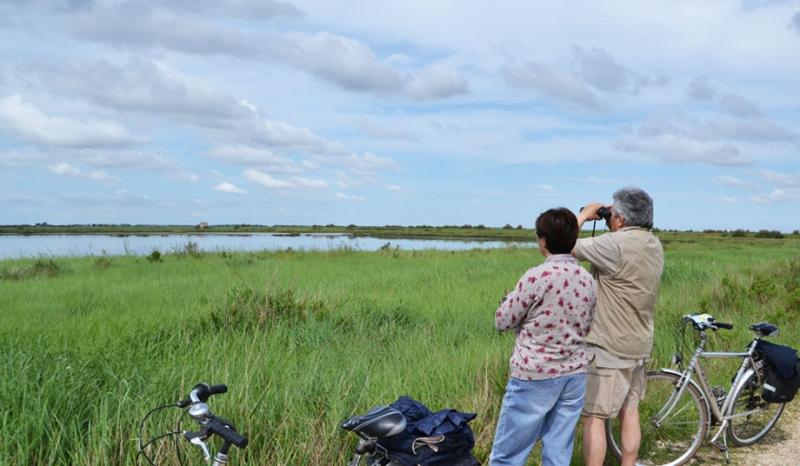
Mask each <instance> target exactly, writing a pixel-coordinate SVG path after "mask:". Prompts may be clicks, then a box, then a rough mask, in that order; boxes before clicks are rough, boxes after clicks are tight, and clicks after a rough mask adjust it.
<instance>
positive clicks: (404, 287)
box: [0, 234, 800, 466]
mask: <svg viewBox="0 0 800 466" xmlns="http://www.w3.org/2000/svg"><path fill="white" fill-rule="evenodd" d="M662 239H663V241H664V244H665V252H666V268H665V272H664V276H663V283H662V292H661V294H660V297H659V300H658V306H657V310H656V312H657V324H656V329H657V330H656V346H655V350H654V363H653V364H654V365H663V364H666V362H667V361H668V359H669V357H670V355H671V354H672V353H673V351H674V347H675V340H676V338H675V332H674V330H675V326H676V323H677V320H678V318H679V317H680V316H681V315H682V314H685V313H688V312H692V311H699V310H704V311H709V312H711V313H712V314H715V315H716V316H717V317H718V318H719V319H720V320H727V321H732V322H734V323H735V324H736V329H735V330H734V331H732V332H726V333H720V334H718V335H716V336H715V337H714V339H713V343H714V346H715V347H716V348H726V347H727V348H730V347H732V348H740V347H741V346H743V345H744V344H745V343H746V342H747V341H748V338H749V336H748V331H747V330H746V326H747V324H749V323H752V322H755V321H759V320H769V321H772V322H773V323H776V324H778V325H780V326H781V329H782V335H781V337H780V338H778V340H777V341H780V342H784V343H788V344H793V345H795V346H797V345H798V340H799V339H800V338H799V337H800V322H798V318H797V317H798V315H800V238H798V237H797V235H791V236H787V237H786V238H783V239H757V238H752V237H745V238H738V237H730V236H728V237H722V236H713V237H709V236H702V235H680V234H666V235H662ZM541 260H542V259H541V257H540V256H539V254H538V252H534V251H533V250H530V249H513V248H510V249H500V250H474V251H464V252H442V251H439V252H436V251H424V252H413V251H395V250H388V251H379V252H371V253H367V252H358V251H351V250H340V251H331V252H305V253H299V252H291V251H289V252H273V253H240V254H231V253H216V254H188V253H187V254H169V255H165V256H163V257H162V258H161V260H152V261H151V260H147V258H144V257H131V256H123V257H86V258H52V259H51V258H40V259H29V260H18V261H3V262H0V319H1V321H2V324H1V325H0V355H1V356H2V359H1V361H2V365H0V406H2V411H0V415H1V416H2V418H0V464H4V465H39V464H69V465H87V466H88V465H98V464H114V465H122V464H134V461H135V452H136V439H137V437H138V430H137V429H138V421H139V419H140V418H141V417H142V416H143V415H144V414H145V413H146V412H147V411H148V410H149V409H150V408H151V407H154V406H156V405H158V404H161V403H165V402H172V401H175V400H177V399H179V398H182V397H183V396H185V394H186V393H187V392H188V390H189V389H190V388H191V386H192V385H193V384H194V383H195V382H198V381H208V382H211V383H227V384H228V385H229V392H228V394H226V395H222V396H219V397H216V398H213V399H212V404H211V405H212V409H213V410H215V412H217V413H218V414H220V415H222V416H223V417H226V418H228V419H231V420H233V421H234V422H236V423H237V426H239V427H240V430H241V431H243V432H245V433H246V434H247V435H248V436H249V437H250V439H251V443H250V446H249V447H248V448H247V450H245V451H244V452H240V451H235V452H234V453H233V457H232V464H245V463H246V464H270V465H331V464H343V463H344V459H345V457H346V456H347V455H348V454H349V452H350V451H351V449H352V446H353V445H354V443H355V438H354V436H353V435H352V434H349V435H348V434H347V433H345V432H344V431H342V430H341V429H339V427H338V426H339V422H340V421H341V420H342V419H344V418H345V417H347V416H350V415H352V414H356V413H360V412H363V411H365V410H367V409H369V408H370V407H372V406H375V405H378V404H386V403H389V402H391V401H394V400H395V399H396V398H397V397H398V396H400V395H403V394H408V395H410V396H412V397H415V398H417V399H419V400H421V401H423V402H424V403H426V404H427V405H428V406H430V407H431V408H433V409H440V408H444V407H455V408H458V409H460V410H463V411H473V412H477V413H478V418H477V419H476V420H475V421H473V423H472V428H473V429H474V431H475V435H476V440H477V445H476V448H475V453H476V455H477V456H478V457H479V458H480V459H482V460H484V459H486V457H487V455H488V452H489V449H490V447H491V441H492V437H493V433H494V424H495V421H496V418H497V414H498V410H499V407H500V400H501V397H502V393H503V389H504V386H505V382H506V378H507V360H508V356H509V354H510V351H511V348H512V339H513V335H511V334H497V332H495V330H494V327H493V315H494V309H495V305H496V303H497V300H498V299H499V297H500V295H501V294H502V292H503V290H504V289H505V288H508V287H510V286H513V284H514V283H515V281H516V279H517V278H518V277H519V276H520V275H521V274H522V273H523V272H524V271H525V270H526V269H527V268H529V267H530V266H532V265H535V264H538V263H540V262H541ZM716 376H717V377H718V378H719V379H720V380H722V381H723V382H724V381H725V380H724V379H725V378H726V377H728V378H729V376H728V375H727V374H724V373H723V372H722V371H721V370H720V371H718V372H716ZM172 414H175V413H171V414H170V415H168V416H166V417H164V418H162V419H161V420H160V421H158V420H157V422H156V425H155V426H154V427H155V428H156V430H158V429H159V428H163V429H168V428H170V427H174V421H175V419H176V416H172ZM152 432H153V433H155V432H154V431H152ZM578 453H579V448H578V449H576V456H575V458H576V460H575V464H581V463H580V460H579V454H578ZM190 454H191V455H192V460H193V461H192V463H191V464H200V463H201V461H202V460H201V458H200V457H199V454H198V453H197V452H195V451H191V452H190ZM531 464H535V463H531Z"/></svg>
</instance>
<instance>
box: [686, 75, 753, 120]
mask: <svg viewBox="0 0 800 466" xmlns="http://www.w3.org/2000/svg"><path fill="white" fill-rule="evenodd" d="M686 95H687V96H688V97H689V99H690V100H692V101H695V102H713V103H716V104H717V106H718V107H719V109H720V110H721V111H722V112H724V113H727V114H729V115H733V116H735V117H737V118H761V117H763V116H764V114H763V113H762V112H761V110H760V109H759V108H758V105H756V104H755V103H753V102H752V101H750V100H748V99H746V98H744V97H742V96H740V95H736V94H731V93H726V92H719V91H718V90H717V89H716V88H715V87H714V86H713V85H712V84H711V83H710V82H709V80H708V78H706V77H696V78H694V79H693V80H692V81H691V82H690V83H689V87H688V88H687V90H686Z"/></svg>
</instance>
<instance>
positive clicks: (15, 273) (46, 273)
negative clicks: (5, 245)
mask: <svg viewBox="0 0 800 466" xmlns="http://www.w3.org/2000/svg"><path fill="white" fill-rule="evenodd" d="M64 270H65V269H64V268H62V266H61V265H59V264H58V263H57V262H56V261H54V260H53V259H36V260H35V261H34V262H32V263H30V264H16V265H12V266H10V267H7V268H5V269H3V270H1V271H0V279H2V280H24V279H26V278H52V277H56V276H58V275H60V274H61V273H63V272H64Z"/></svg>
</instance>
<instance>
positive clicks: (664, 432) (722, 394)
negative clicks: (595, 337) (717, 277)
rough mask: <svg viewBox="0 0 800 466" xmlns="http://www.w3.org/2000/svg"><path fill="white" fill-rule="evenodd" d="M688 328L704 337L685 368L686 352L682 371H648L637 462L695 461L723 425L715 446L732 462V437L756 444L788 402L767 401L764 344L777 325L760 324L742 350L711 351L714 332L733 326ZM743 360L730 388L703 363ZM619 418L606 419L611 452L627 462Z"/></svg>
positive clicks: (700, 317)
mask: <svg viewBox="0 0 800 466" xmlns="http://www.w3.org/2000/svg"><path fill="white" fill-rule="evenodd" d="M682 323H683V325H684V331H685V329H686V326H688V325H691V326H692V328H693V329H694V330H695V331H696V332H698V333H699V336H700V342H699V344H698V345H697V348H696V349H695V350H694V354H693V355H692V358H691V360H690V361H689V364H688V365H687V366H686V367H685V368H684V367H683V361H682V357H681V355H680V353H676V354H675V355H674V356H673V363H674V364H675V365H677V366H678V368H679V369H680V370H679V371H675V370H672V369H666V368H664V369H660V370H657V371H650V372H648V373H647V388H646V395H645V397H644V398H645V399H644V400H642V401H641V402H640V404H639V414H640V423H641V430H642V442H641V446H640V448H639V455H640V456H639V459H638V460H637V464H641V465H646V466H652V465H663V466H679V465H682V464H685V463H687V462H688V461H689V460H691V459H692V458H693V457H694V456H695V454H696V453H697V451H698V449H699V448H700V446H701V445H702V443H703V441H704V440H705V438H706V435H707V434H708V431H709V429H711V428H712V427H714V428H716V427H718V430H717V431H716V433H715V434H714V436H713V437H712V438H711V440H710V443H711V444H712V445H713V446H715V447H716V448H718V449H719V450H720V451H722V452H723V453H724V455H725V460H726V462H727V463H729V462H730V459H729V456H728V438H729V437H730V440H731V442H732V443H733V445H735V446H747V445H752V444H754V443H756V442H758V441H759V440H761V439H762V438H763V437H764V436H765V435H767V433H768V432H769V431H770V429H772V427H774V426H775V423H776V422H778V418H780V416H781V413H783V409H784V407H785V404H771V403H767V402H766V401H764V400H763V399H762V397H761V391H762V386H763V384H764V371H765V361H764V360H763V358H762V356H761V355H760V353H759V352H758V351H756V349H757V347H758V342H759V341H760V340H761V339H762V338H765V337H772V336H776V335H777V334H778V327H776V326H775V325H772V324H769V323H766V322H760V323H757V324H753V325H751V326H750V327H749V328H750V330H752V331H753V332H754V333H755V336H754V338H753V340H752V341H751V342H750V343H749V344H748V345H747V347H746V351H742V352H710V351H705V347H706V343H707V340H708V334H707V332H708V331H709V330H712V331H717V330H720V329H725V330H730V329H732V328H733V324H729V323H723V322H716V321H715V319H714V317H713V316H711V315H708V314H692V315H686V316H684V317H683V318H682ZM712 358H718V359H725V358H743V361H742V363H741V365H740V366H739V369H738V371H737V372H736V375H735V376H734V377H733V379H732V380H731V385H730V388H729V389H728V390H727V391H725V390H724V389H723V388H722V387H711V386H710V385H709V381H708V377H707V376H706V372H705V370H704V369H703V365H702V364H701V362H700V360H701V359H712ZM618 430H619V426H618V425H617V422H616V420H610V419H609V420H607V421H606V435H607V440H608V445H609V449H610V450H611V452H612V453H613V454H614V455H615V456H616V457H617V459H618V460H619V459H621V458H622V451H621V448H620V445H621V443H620V441H619V435H618Z"/></svg>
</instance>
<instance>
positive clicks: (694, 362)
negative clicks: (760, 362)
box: [654, 330, 759, 444]
mask: <svg viewBox="0 0 800 466" xmlns="http://www.w3.org/2000/svg"><path fill="white" fill-rule="evenodd" d="M758 340H759V338H755V339H754V340H753V342H752V343H751V344H750V346H749V347H748V350H747V351H743V352H712V351H705V345H706V341H707V335H706V332H705V330H702V331H701V332H700V344H699V345H698V346H697V349H696V350H695V352H694V354H693V355H692V359H691V361H689V365H688V366H686V369H685V370H684V371H683V372H678V371H673V370H670V369H662V370H663V371H665V372H670V373H673V374H675V375H678V376H680V377H681V379H680V382H679V383H678V386H677V388H676V389H675V390H674V391H673V392H672V395H671V396H670V399H669V400H668V401H667V403H666V404H664V406H663V407H662V408H661V410H660V411H659V413H658V414H657V415H656V418H655V419H654V423H655V425H656V426H659V425H660V424H661V423H662V422H663V421H664V419H666V418H667V416H669V415H670V414H672V411H673V410H674V409H675V406H676V405H677V403H678V400H680V398H681V396H682V395H683V393H684V392H685V391H686V387H687V386H689V384H693V385H695V386H696V387H697V388H699V389H700V393H701V394H702V395H703V398H704V401H705V404H706V409H708V410H709V413H710V414H711V417H710V422H711V423H712V425H713V424H715V423H720V428H719V430H718V431H717V433H716V434H715V435H714V437H712V439H711V443H715V442H716V441H717V439H719V437H720V435H722V434H723V432H725V428H726V427H727V426H728V423H729V422H730V421H731V419H734V418H737V417H741V416H748V415H750V414H752V413H753V412H755V411H747V412H743V413H738V414H736V415H733V414H731V413H730V411H731V410H732V408H733V403H734V402H735V400H733V399H732V398H731V397H730V396H726V397H725V401H724V402H723V403H722V406H721V407H720V406H719V405H718V403H717V402H716V399H717V398H716V395H714V393H713V391H712V389H711V387H710V386H709V383H708V377H707V376H706V373H705V370H704V369H703V366H702V364H701V363H700V360H701V359H732V358H743V361H742V364H741V365H740V366H739V370H738V371H737V372H736V377H734V379H733V382H732V383H731V388H730V390H728V394H731V393H735V392H737V391H738V390H739V388H740V386H741V385H742V384H744V382H745V380H747V378H748V377H750V375H751V374H752V373H753V372H755V370H754V368H753V367H751V366H754V365H753V353H754V352H755V349H756V342H757V341H758ZM695 373H696V374H697V382H695V380H694V377H693V375H694V374H695ZM712 401H713V402H712ZM723 443H724V444H727V442H726V439H725V438H724V437H723Z"/></svg>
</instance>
